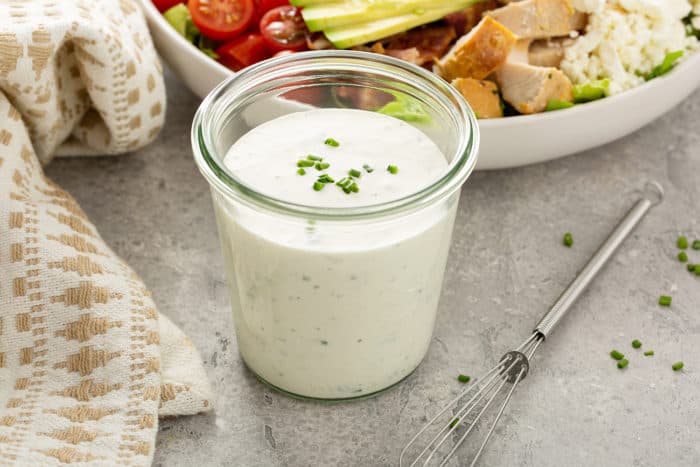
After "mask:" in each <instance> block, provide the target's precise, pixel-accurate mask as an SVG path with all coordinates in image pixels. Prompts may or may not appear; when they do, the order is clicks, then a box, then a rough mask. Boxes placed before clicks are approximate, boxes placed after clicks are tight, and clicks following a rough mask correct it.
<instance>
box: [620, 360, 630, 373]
mask: <svg viewBox="0 0 700 467" xmlns="http://www.w3.org/2000/svg"><path fill="white" fill-rule="evenodd" d="M629 364H630V361H629V360H627V359H626V358H623V359H622V360H620V361H619V362H617V367H618V368H619V369H621V370H622V369H623V368H625V367H627V365H629Z"/></svg>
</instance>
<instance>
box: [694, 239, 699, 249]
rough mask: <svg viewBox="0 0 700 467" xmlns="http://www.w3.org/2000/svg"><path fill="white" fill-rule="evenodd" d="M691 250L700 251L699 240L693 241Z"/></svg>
mask: <svg viewBox="0 0 700 467" xmlns="http://www.w3.org/2000/svg"><path fill="white" fill-rule="evenodd" d="M693 250H700V240H693Z"/></svg>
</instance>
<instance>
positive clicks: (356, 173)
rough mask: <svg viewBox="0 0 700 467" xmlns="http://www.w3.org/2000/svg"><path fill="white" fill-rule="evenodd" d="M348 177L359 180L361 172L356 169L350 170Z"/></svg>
mask: <svg viewBox="0 0 700 467" xmlns="http://www.w3.org/2000/svg"><path fill="white" fill-rule="evenodd" d="M348 175H350V176H351V177H355V178H360V177H362V172H360V171H359V170H356V169H350V171H349V172H348Z"/></svg>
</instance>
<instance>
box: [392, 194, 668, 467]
mask: <svg viewBox="0 0 700 467" xmlns="http://www.w3.org/2000/svg"><path fill="white" fill-rule="evenodd" d="M662 198H663V188H662V187H661V185H659V184H658V183H657V182H648V183H647V184H646V185H645V186H644V191H643V194H642V197H641V198H640V199H639V200H638V201H637V202H636V203H635V204H634V206H632V208H631V209H630V211H629V212H628V213H627V215H626V216H625V217H624V218H623V219H622V221H620V223H619V224H618V225H617V227H616V228H615V230H613V231H612V233H611V234H610V236H609V237H608V238H607V240H605V242H603V244H602V245H601V246H600V248H598V251H597V252H596V253H595V254H594V255H593V257H592V258H591V259H590V260H589V261H588V263H586V266H584V268H583V269H582V270H581V272H580V273H579V274H578V276H576V278H575V279H574V280H573V281H572V282H571V284H569V286H568V287H567V288H566V290H564V293H562V294H561V296H560V297H559V298H558V299H557V301H556V303H554V305H553V306H552V308H551V309H550V310H549V311H548V312H547V314H545V315H544V316H543V317H542V319H541V320H540V321H539V323H537V326H536V327H535V330H534V331H533V333H532V335H531V336H530V337H529V338H528V339H527V340H525V342H523V343H522V344H520V346H518V347H517V348H516V349H515V350H511V351H510V352H506V353H505V355H503V357H501V359H500V361H499V362H498V364H497V365H496V366H495V367H493V368H492V369H491V370H489V371H488V372H487V373H486V374H485V375H483V376H482V377H481V378H477V379H475V380H474V382H473V384H471V385H470V386H469V387H468V388H467V389H466V390H465V391H464V392H462V393H461V394H460V395H459V396H457V397H455V398H454V399H453V400H452V401H451V402H450V403H449V404H448V405H447V406H445V408H443V409H442V410H441V411H440V412H439V413H438V414H437V415H435V417H433V418H432V419H431V420H430V421H429V422H428V423H427V424H426V425H425V426H424V427H423V428H422V429H421V430H420V431H419V432H418V433H416V435H415V436H414V437H413V438H411V440H410V441H409V442H408V444H407V445H406V446H405V447H404V448H403V450H402V451H401V455H400V457H399V466H400V467H402V466H405V465H410V466H411V467H412V466H414V465H424V466H426V465H429V464H430V463H431V461H435V463H438V462H439V464H438V465H440V466H443V465H446V464H447V462H449V460H450V459H451V458H452V456H453V455H454V454H455V452H456V451H457V449H459V447H460V446H461V445H462V443H463V442H464V440H465V439H467V436H468V435H469V433H471V432H472V431H473V430H474V428H475V427H476V426H477V423H478V421H479V420H480V419H481V418H482V416H483V415H484V413H485V412H486V410H487V409H488V408H489V407H490V406H491V405H492V404H493V402H494V401H495V400H496V397H497V396H498V395H499V394H501V392H502V391H503V390H504V388H505V391H504V393H505V398H504V399H503V401H502V402H501V405H500V408H499V409H498V412H497V413H496V418H495V420H494V421H493V423H492V424H491V427H490V428H489V431H488V433H487V434H486V438H485V439H484V441H483V442H482V443H481V446H480V447H479V448H478V450H477V451H476V453H475V454H474V456H473V457H472V460H471V463H470V464H469V465H470V466H472V467H473V466H474V465H476V462H477V461H478V459H479V456H481V453H482V452H483V450H484V448H485V447H486V443H488V441H489V438H491V435H492V434H493V431H494V429H495V428H496V425H497V424H498V421H499V420H500V418H501V415H503V412H504V410H505V408H506V406H507V405H508V402H509V401H510V398H511V397H512V395H513V392H515V388H516V387H517V386H518V384H519V383H520V382H521V381H522V380H523V379H524V378H525V377H526V376H527V373H528V371H529V369H530V359H531V358H532V356H533V355H534V354H535V352H536V351H537V348H538V347H539V346H540V344H541V343H542V342H544V340H545V338H546V337H547V336H549V334H550V333H551V332H552V331H553V330H554V328H555V327H556V325H557V324H558V323H559V321H561V319H562V318H563V317H564V316H565V315H566V313H567V312H568V311H569V309H570V308H571V305H573V303H574V302H575V301H576V299H577V298H578V297H579V296H580V295H581V293H582V292H583V291H584V290H585V289H586V287H587V286H588V284H590V282H591V281H592V280H593V278H594V277H595V276H596V275H597V274H598V272H599V271H600V270H601V268H602V267H603V266H604V265H605V263H606V262H607V261H608V260H609V259H610V257H612V255H613V254H614V253H615V250H617V248H618V247H619V246H620V245H621V244H622V242H623V241H624V240H625V238H627V236H628V235H629V234H630V232H632V230H633V229H634V228H635V227H636V225H637V224H638V223H639V221H641V220H642V218H643V217H644V215H645V214H646V213H647V212H648V211H649V209H650V208H651V207H653V206H655V205H657V204H658V203H660V202H661V200H662ZM507 385H509V387H508V386H507ZM463 400H466V402H464V403H461V405H460V402H461V401H463ZM455 406H458V407H459V409H458V410H457V411H456V412H452V413H450V414H448V415H449V418H447V419H446V420H445V423H441V422H438V420H439V419H440V418H441V417H443V415H445V414H446V412H447V411H448V410H449V409H450V408H451V407H455ZM431 427H433V428H434V429H437V428H440V430H439V431H438V432H437V434H435V435H434V436H433V437H432V439H430V441H429V442H428V443H427V445H425V448H424V449H423V450H422V451H420V453H419V454H418V455H417V456H416V457H414V458H413V460H412V461H410V463H409V461H406V459H405V458H407V456H408V452H409V451H410V450H411V446H414V445H415V444H416V441H417V440H418V439H419V438H421V435H423V434H424V433H426V432H429V430H430V428H431ZM461 427H464V429H462V428H461ZM453 434H454V435H455V437H457V436H458V438H457V440H456V442H455V443H454V445H453V447H452V448H451V449H450V450H449V452H447V454H445V455H443V454H440V452H441V448H442V447H443V445H444V444H445V442H446V441H447V440H448V439H450V438H451V437H453ZM417 449H420V447H417V448H416V449H415V450H417ZM444 450H446V449H442V451H444Z"/></svg>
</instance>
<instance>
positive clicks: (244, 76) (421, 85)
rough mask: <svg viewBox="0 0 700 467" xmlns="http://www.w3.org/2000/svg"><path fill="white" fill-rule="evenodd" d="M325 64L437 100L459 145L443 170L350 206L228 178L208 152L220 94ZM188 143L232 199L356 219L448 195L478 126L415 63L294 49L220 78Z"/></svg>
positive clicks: (469, 164)
mask: <svg viewBox="0 0 700 467" xmlns="http://www.w3.org/2000/svg"><path fill="white" fill-rule="evenodd" d="M328 65H335V66H343V67H347V68H351V69H352V70H353V71H355V72H356V71H358V70H359V71H362V70H365V71H367V72H368V73H372V72H373V71H374V72H375V73H376V72H377V71H378V70H381V71H382V72H383V73H395V74H396V76H397V77H398V76H399V75H401V76H402V77H403V78H404V79H410V80H411V81H410V86H412V87H415V88H418V89H420V91H422V92H424V93H426V94H428V95H430V96H431V98H434V99H435V100H437V101H438V102H439V103H440V104H441V106H442V107H443V108H444V109H447V111H448V113H449V114H450V117H451V120H452V122H453V124H454V125H455V128H456V130H457V137H458V138H459V143H458V144H457V147H456V149H455V150H454V153H453V154H446V156H452V157H451V159H450V163H449V165H448V167H447V170H446V171H445V172H444V173H443V174H442V175H441V176H440V177H439V178H438V179H437V180H435V181H433V182H432V183H431V184H429V185H428V186H426V187H424V188H421V189H420V190H418V191H415V192H413V193H411V194H409V195H406V196H403V197H401V198H397V199H392V200H390V201H385V202H381V203H376V204H369V205H362V206H352V207H320V206H310V205H305V204H298V203H293V202H289V201H285V200H282V199H279V198H276V197H274V196H270V195H266V194H264V193H261V192H259V191H257V190H255V189H253V188H251V187H250V186H248V185H246V184H245V183H244V182H242V181H240V180H238V179H236V177H234V176H231V175H230V174H229V173H228V170H227V169H226V168H225V167H223V166H222V165H223V164H220V163H219V161H223V157H217V156H218V155H217V154H216V153H215V151H214V149H213V148H214V147H215V146H214V140H213V138H214V135H213V131H212V129H213V127H214V125H215V123H216V122H215V119H214V118H213V116H214V115H215V113H216V112H215V111H214V110H215V109H216V106H217V104H219V103H220V102H221V100H222V99H223V98H224V97H226V96H229V97H230V96H231V95H234V96H235V95H237V94H238V95H241V94H243V93H244V91H246V90H250V89H251V88H254V87H257V86H259V85H260V84H261V83H262V80H263V79H265V78H263V77H268V79H269V77H270V76H275V74H276V73H277V74H278V75H279V74H280V73H285V72H288V71H290V70H293V71H294V72H308V71H315V72H323V71H324V69H323V68H322V67H327V66H328ZM190 135H191V143H192V150H193V153H194V158H195V162H196V163H197V166H198V168H199V170H200V172H201V173H202V175H203V176H204V177H205V178H206V179H207V181H208V182H209V184H210V185H211V186H212V187H214V188H215V189H216V190H217V191H218V192H219V193H222V194H224V195H226V196H227V197H231V198H234V199H235V200H237V201H241V202H244V203H245V204H248V205H253V206H255V207H257V208H262V209H266V210H271V211H277V212H281V213H283V214H287V215H292V216H297V217H305V218H308V217H312V218H319V219H321V218H322V219H359V218H374V217H384V216H387V215H391V214H395V213H398V212H403V211H406V210H411V211H412V210H417V209H420V208H421V207H424V206H428V205H431V204H432V203H435V202H437V201H439V200H441V199H444V198H446V197H448V196H450V195H451V194H452V193H453V192H454V191H456V190H457V189H459V188H460V187H461V186H462V184H463V183H464V182H465V181H466V179H467V178H468V177H469V175H470V174H471V172H472V171H473V170H474V167H475V165H476V159H477V152H478V148H479V128H478V125H477V121H476V115H475V114H474V112H473V111H472V109H471V107H469V105H468V104H467V102H466V100H465V99H464V97H462V95H461V94H460V93H459V92H458V91H457V90H456V89H455V88H454V87H453V86H451V85H450V84H449V83H447V82H446V81H444V80H443V79H442V78H440V77H438V76H437V75H435V74H434V73H431V72H430V71H428V70H426V69H424V68H421V67H419V66H417V65H413V64H411V63H408V62H405V61H403V60H399V59H396V58H393V57H389V56H386V55H380V54H376V53H369V52H361V51H349V50H322V51H309V52H299V53H295V54H291V55H285V56H282V57H277V58H273V59H270V60H265V61H263V62H260V63H258V64H255V65H252V66H250V67H248V68H245V69H244V70H242V71H240V72H237V73H236V74H235V75H234V76H232V77H230V78H228V79H227V80H225V81H223V82H221V83H220V84H219V85H218V86H217V87H216V88H214V89H213V90H212V91H211V92H210V93H209V95H207V97H206V98H205V99H204V100H203V101H202V103H201V104H200V106H199V108H198V109H197V112H196V114H195V117H194V120H193V122H192V128H191V134H190Z"/></svg>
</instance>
